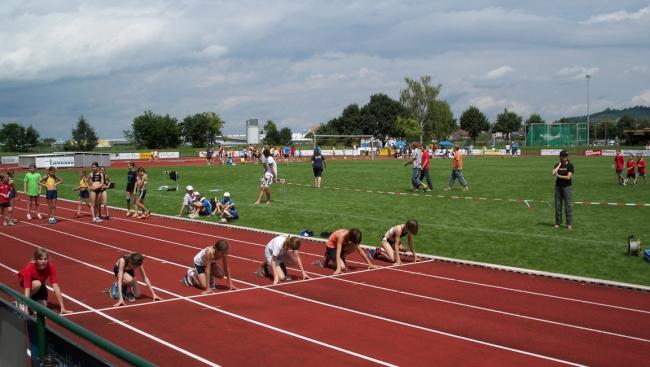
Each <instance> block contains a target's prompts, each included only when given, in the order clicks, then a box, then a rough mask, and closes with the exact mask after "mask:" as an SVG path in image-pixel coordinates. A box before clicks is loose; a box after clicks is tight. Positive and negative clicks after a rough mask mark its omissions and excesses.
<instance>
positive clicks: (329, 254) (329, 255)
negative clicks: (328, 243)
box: [325, 247, 345, 264]
mask: <svg viewBox="0 0 650 367" xmlns="http://www.w3.org/2000/svg"><path fill="white" fill-rule="evenodd" d="M325 258H326V259H328V260H332V262H334V263H335V264H336V247H328V248H326V249H325ZM341 260H343V262H345V254H344V253H343V251H341Z"/></svg>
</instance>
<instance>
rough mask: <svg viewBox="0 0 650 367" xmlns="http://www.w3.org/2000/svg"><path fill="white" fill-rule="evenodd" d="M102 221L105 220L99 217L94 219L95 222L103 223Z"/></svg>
mask: <svg viewBox="0 0 650 367" xmlns="http://www.w3.org/2000/svg"><path fill="white" fill-rule="evenodd" d="M101 222H103V220H101V219H100V218H99V217H95V219H93V223H101Z"/></svg>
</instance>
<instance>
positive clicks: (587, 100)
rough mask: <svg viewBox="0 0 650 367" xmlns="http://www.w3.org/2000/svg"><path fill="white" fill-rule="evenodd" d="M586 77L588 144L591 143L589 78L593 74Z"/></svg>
mask: <svg viewBox="0 0 650 367" xmlns="http://www.w3.org/2000/svg"><path fill="white" fill-rule="evenodd" d="M585 78H587V145H589V80H590V79H591V75H590V74H587V75H585Z"/></svg>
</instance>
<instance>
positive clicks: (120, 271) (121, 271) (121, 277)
mask: <svg viewBox="0 0 650 367" xmlns="http://www.w3.org/2000/svg"><path fill="white" fill-rule="evenodd" d="M125 264H126V261H124V259H123V258H120V260H119V261H118V271H117V294H118V295H119V298H118V299H117V303H116V304H114V305H113V306H115V307H117V306H120V305H124V304H125V303H124V296H123V294H122V281H123V280H124V265H125Z"/></svg>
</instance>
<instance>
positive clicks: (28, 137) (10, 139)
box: [0, 122, 39, 152]
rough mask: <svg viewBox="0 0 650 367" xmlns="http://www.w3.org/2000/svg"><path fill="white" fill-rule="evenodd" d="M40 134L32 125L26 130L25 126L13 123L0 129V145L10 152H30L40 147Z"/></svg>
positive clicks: (3, 125)
mask: <svg viewBox="0 0 650 367" xmlns="http://www.w3.org/2000/svg"><path fill="white" fill-rule="evenodd" d="M38 138H39V134H38V131H36V129H34V127H32V125H29V127H27V128H25V127H24V126H23V125H21V124H19V123H16V122H11V123H8V124H2V128H1V129H0V143H2V144H4V149H5V150H6V151H9V152H28V151H29V150H30V149H32V148H34V147H36V146H37V145H38Z"/></svg>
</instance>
